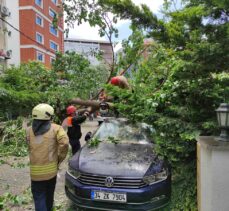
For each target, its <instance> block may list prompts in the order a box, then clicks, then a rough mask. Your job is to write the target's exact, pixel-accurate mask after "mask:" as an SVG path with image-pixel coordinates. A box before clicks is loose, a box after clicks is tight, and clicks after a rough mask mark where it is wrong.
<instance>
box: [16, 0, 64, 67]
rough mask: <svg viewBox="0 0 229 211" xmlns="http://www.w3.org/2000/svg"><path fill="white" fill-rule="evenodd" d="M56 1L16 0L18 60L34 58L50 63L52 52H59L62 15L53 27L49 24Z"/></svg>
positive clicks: (54, 15)
mask: <svg viewBox="0 0 229 211" xmlns="http://www.w3.org/2000/svg"><path fill="white" fill-rule="evenodd" d="M60 4H61V0H19V20H20V21H19V25H20V31H21V32H22V33H21V34H20V59H21V62H28V61H29V60H38V61H40V62H43V63H44V64H45V65H46V66H47V67H50V66H51V63H52V60H53V59H54V58H55V52H56V51H61V52H63V47H64V37H63V36H64V34H63V32H64V25H63V19H62V18H61V19H59V21H58V24H57V27H55V26H54V25H53V24H52V23H53V18H54V17H57V16H58V14H59V13H60V12H61V11H60V7H58V5H60Z"/></svg>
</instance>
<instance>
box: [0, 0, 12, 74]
mask: <svg viewBox="0 0 229 211" xmlns="http://www.w3.org/2000/svg"><path fill="white" fill-rule="evenodd" d="M9 16H10V12H9V10H8V8H7V7H6V1H5V0H0V73H2V72H3V71H4V70H5V68H6V67H7V64H8V60H9V59H10V58H11V51H10V50H9V47H8V39H7V38H8V31H7V26H6V23H5V20H7V19H8V18H9Z"/></svg>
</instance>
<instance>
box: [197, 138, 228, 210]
mask: <svg viewBox="0 0 229 211" xmlns="http://www.w3.org/2000/svg"><path fill="white" fill-rule="evenodd" d="M197 146H198V150H197V152H198V153H197V160H198V163H197V175H198V177H197V184H198V185H197V187H198V190H197V196H198V210H199V211H229V200H228V197H229V165H228V161H229V142H223V141H218V140H216V139H215V137H213V136H200V137H199V138H198V145H197Z"/></svg>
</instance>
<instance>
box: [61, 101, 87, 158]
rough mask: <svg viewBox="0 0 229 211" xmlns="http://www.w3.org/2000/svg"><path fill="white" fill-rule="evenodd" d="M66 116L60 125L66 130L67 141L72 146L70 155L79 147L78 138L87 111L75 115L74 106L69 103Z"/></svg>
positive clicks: (80, 134)
mask: <svg viewBox="0 0 229 211" xmlns="http://www.w3.org/2000/svg"><path fill="white" fill-rule="evenodd" d="M66 111H67V115H68V117H67V118H65V120H64V121H63V123H62V126H63V127H64V129H65V130H66V131H67V134H68V137H69V142H70V145H71V147H72V155H74V154H75V153H76V152H77V151H78V150H79V149H80V148H81V144H80V138H81V136H82V132H81V126H80V124H81V123H83V122H84V121H85V120H86V119H87V117H88V116H89V111H85V112H84V114H83V115H76V107H75V106H73V105H70V106H68V107H67V109H66Z"/></svg>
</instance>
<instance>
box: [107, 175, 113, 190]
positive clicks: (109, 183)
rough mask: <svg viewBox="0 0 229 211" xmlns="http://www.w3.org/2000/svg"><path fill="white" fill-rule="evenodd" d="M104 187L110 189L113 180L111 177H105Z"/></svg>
mask: <svg viewBox="0 0 229 211" xmlns="http://www.w3.org/2000/svg"><path fill="white" fill-rule="evenodd" d="M105 185H106V186H107V187H108V188H110V187H112V186H113V185H114V179H113V177H107V178H106V179H105Z"/></svg>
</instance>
